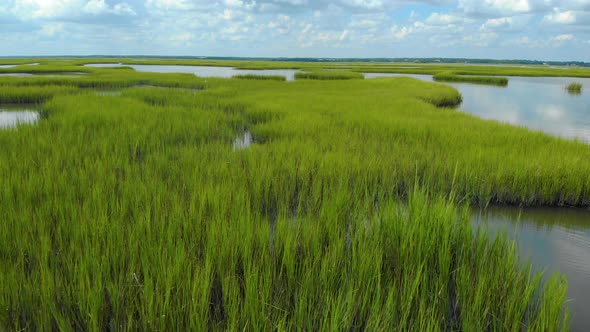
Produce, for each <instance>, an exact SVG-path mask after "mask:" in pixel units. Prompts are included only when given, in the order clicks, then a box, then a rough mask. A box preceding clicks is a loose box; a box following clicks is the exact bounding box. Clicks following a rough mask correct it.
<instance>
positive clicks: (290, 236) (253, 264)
mask: <svg viewBox="0 0 590 332" xmlns="http://www.w3.org/2000/svg"><path fill="white" fill-rule="evenodd" d="M38 61H39V62H40V65H38V66H34V67H35V68H36V69H37V70H38V71H35V72H34V73H47V72H52V71H53V72H68V71H72V72H86V73H88V75H80V76H79V77H41V76H38V75H33V76H31V77H22V78H11V77H2V78H0V103H15V102H17V103H31V102H35V103H43V104H42V110H43V114H44V119H42V120H41V121H38V122H37V123H35V124H33V125H19V126H18V128H17V130H10V131H6V130H4V131H3V130H0V145H1V146H2V149H0V174H2V177H0V210H1V211H3V217H2V222H1V224H0V285H3V287H2V291H1V292H0V329H2V330H20V329H31V330H36V329H40V330H43V329H58V330H68V329H74V330H75V329H81V330H106V329H115V330H138V329H141V330H238V329H239V330H256V331H257V330H275V329H276V330H351V329H353V330H393V329H402V330H466V331H476V330H477V331H483V330H523V329H524V330H534V331H547V330H554V331H556V330H567V329H568V327H569V312H568V310H567V307H566V306H565V302H566V291H567V280H566V279H565V278H564V277H563V276H560V275H558V274H556V275H553V276H545V280H546V281H545V282H543V281H542V280H543V276H542V274H540V273H537V272H533V271H532V269H531V267H530V265H527V264H524V265H523V264H521V263H520V262H519V260H518V251H517V247H516V246H515V244H514V243H513V242H511V241H510V240H508V239H507V237H506V236H504V235H502V234H499V235H493V236H492V235H491V234H490V233H489V232H488V231H486V230H485V228H483V227H481V228H474V227H473V226H472V225H471V223H470V214H469V210H468V205H479V206H486V205H487V204H490V203H495V204H510V205H520V206H563V205H569V206H578V207H584V208H587V207H588V206H590V178H589V177H588V176H587V174H590V163H588V160H590V146H588V144H585V143H583V142H580V141H570V140H566V139H562V138H556V137H552V136H549V135H547V134H543V133H540V132H534V131H530V130H527V129H525V128H521V127H512V126H509V125H506V124H501V123H498V122H492V121H485V120H481V119H478V118H476V117H474V116H472V115H469V114H465V113H462V112H458V111H456V110H455V109H453V108H450V106H455V105H457V104H458V103H460V101H461V95H460V94H459V93H458V91H457V90H455V89H454V88H452V87H450V86H447V85H444V84H438V83H429V82H421V81H418V80H415V79H411V78H403V77H401V78H382V79H372V80H363V79H352V80H342V79H341V78H344V77H346V78H348V77H350V78H362V74H361V72H371V71H377V70H383V71H384V72H388V71H387V70H390V71H393V70H399V71H405V70H408V71H418V72H419V71H432V72H431V74H435V72H434V70H435V69H436V68H435V67H434V66H430V65H424V66H419V68H407V69H404V68H401V66H398V67H400V68H401V69H399V68H392V67H388V66H385V65H384V66H383V68H380V67H381V66H379V65H373V64H371V65H364V64H359V65H357V66H356V67H354V68H352V67H351V68H341V69H338V70H331V69H335V68H330V66H332V65H326V64H323V65H322V66H324V67H323V68H320V67H319V66H320V64H318V65H316V66H318V68H316V69H314V70H313V71H312V72H311V73H313V75H315V76H314V77H308V78H314V79H303V80H298V81H295V82H290V83H289V84H286V83H284V82H281V81H277V80H273V79H264V80H262V79H248V80H243V79H216V78H207V79H204V78H199V77H196V76H195V75H191V74H161V73H144V72H136V71H134V70H132V69H130V68H127V67H124V66H123V67H119V68H90V67H81V65H82V64H84V63H90V62H95V63H104V62H105V60H104V59H95V60H88V59H84V60H73V61H69V62H64V63H61V62H59V61H57V60H47V59H39V60H38ZM111 61H112V62H113V63H119V62H124V64H130V62H131V61H127V60H124V61H122V60H121V59H109V60H108V62H111ZM142 61H143V62H144V63H143V64H145V62H155V60H145V61H144V60H142ZM29 62H30V61H29ZM138 62H139V61H138ZM161 62H162V61H160V63H161ZM165 62H166V63H167V64H170V62H172V61H165ZM191 63H192V62H191ZM216 63H218V62H217V61H209V62H199V65H209V64H211V65H214V64H216ZM175 64H184V65H186V64H188V61H186V60H178V61H176V62H175ZM224 64H227V65H231V66H234V67H241V68H248V69H269V68H273V67H280V64H277V63H251V62H245V63H234V62H230V63H224ZM289 65H290V66H291V67H289V68H291V69H293V68H295V69H300V68H302V67H300V66H299V64H289ZM256 66H257V68H253V67H256ZM310 66H311V64H305V67H306V68H309V67H310ZM341 66H343V67H346V66H347V65H346V64H344V65H341ZM31 67H33V66H31ZM17 68H18V67H17ZM81 68H82V69H81ZM280 68H285V67H280ZM18 69H19V70H20V71H21V72H22V71H23V69H22V68H18ZM440 69H441V68H440V67H439V69H436V70H438V71H440ZM509 69H510V68H509ZM5 70H6V71H10V70H16V69H14V68H8V69H6V68H3V69H0V71H5ZM27 70H28V69H27ZM31 70H33V69H31ZM444 70H445V71H446V72H452V73H453V74H454V75H495V76H500V75H502V76H508V74H506V73H511V71H510V70H507V69H504V68H500V69H496V68H493V71H492V69H487V71H486V70H483V69H481V68H472V66H470V67H467V68H461V66H456V65H453V66H449V68H444ZM527 70H528V69H527ZM515 71H517V72H518V69H517V70H515ZM542 71H543V72H544V71H545V69H542ZM556 72H560V71H556ZM572 72H574V71H572ZM529 73H531V74H534V73H535V72H534V71H532V70H531V71H530V72H529ZM575 73H577V74H579V75H587V76H590V71H582V70H578V69H576V71H575ZM357 74H358V75H360V77H357ZM327 77H330V78H337V79H327V80H323V79H322V78H327ZM105 90H108V91H117V92H118V91H120V94H118V93H117V94H114V93H108V94H97V91H105ZM236 137H238V139H236ZM238 140H240V141H239V142H238V143H239V146H238V147H236V142H237V141H238ZM242 141H244V142H245V141H248V144H243V145H242Z"/></svg>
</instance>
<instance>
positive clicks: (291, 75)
mask: <svg viewBox="0 0 590 332" xmlns="http://www.w3.org/2000/svg"><path fill="white" fill-rule="evenodd" d="M86 66H88V67H98V68H108V67H120V66H122V64H105V63H98V64H88V65H86ZM125 66H127V67H132V68H133V69H135V70H137V71H142V72H153V73H191V74H195V75H197V76H200V77H220V78H230V77H233V76H236V75H248V74H254V75H267V76H271V75H278V76H284V77H286V78H287V81H294V80H295V73H297V72H298V70H293V69H265V70H246V69H236V68H232V67H211V66H160V65H125Z"/></svg>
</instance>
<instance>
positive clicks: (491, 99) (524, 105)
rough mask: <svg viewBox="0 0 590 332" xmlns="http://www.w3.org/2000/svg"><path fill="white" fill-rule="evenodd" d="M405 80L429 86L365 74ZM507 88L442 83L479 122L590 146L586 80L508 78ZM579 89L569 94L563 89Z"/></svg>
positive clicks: (589, 91)
mask: <svg viewBox="0 0 590 332" xmlns="http://www.w3.org/2000/svg"><path fill="white" fill-rule="evenodd" d="M399 76H408V77H413V78H417V79H420V80H424V81H429V82H432V81H433V79H432V76H431V75H416V74H411V75H408V74H373V73H371V74H368V73H367V74H365V77H367V78H375V77H399ZM508 80H509V81H508V86H507V87H497V86H492V85H480V84H469V83H444V84H448V85H451V86H453V87H455V88H456V89H457V90H459V92H461V94H462V95H463V103H462V104H461V106H460V109H461V110H462V111H464V112H467V113H471V114H474V115H477V116H478V117H480V118H483V119H489V120H497V121H501V122H506V123H509V124H512V125H516V126H524V127H527V128H530V129H534V130H540V131H543V132H546V133H549V134H552V135H556V136H561V137H565V138H570V139H574V138H575V139H579V140H581V141H585V142H588V143H590V78H569V77H508ZM572 82H580V83H582V85H583V88H582V93H581V94H579V95H574V94H570V93H568V92H567V90H566V88H565V87H566V86H567V85H568V84H570V83H572Z"/></svg>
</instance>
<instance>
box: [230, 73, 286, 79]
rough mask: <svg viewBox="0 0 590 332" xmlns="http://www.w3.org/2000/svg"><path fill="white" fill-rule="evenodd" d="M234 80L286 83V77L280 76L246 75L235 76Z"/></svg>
mask: <svg viewBox="0 0 590 332" xmlns="http://www.w3.org/2000/svg"><path fill="white" fill-rule="evenodd" d="M232 78H237V79H242V80H271V81H286V80H287V78H286V77H285V76H280V75H256V74H245V75H234V76H232Z"/></svg>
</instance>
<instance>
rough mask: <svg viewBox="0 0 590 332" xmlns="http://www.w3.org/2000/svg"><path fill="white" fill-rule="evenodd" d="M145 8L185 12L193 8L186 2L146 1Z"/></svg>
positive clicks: (171, 0) (178, 0)
mask: <svg viewBox="0 0 590 332" xmlns="http://www.w3.org/2000/svg"><path fill="white" fill-rule="evenodd" d="M147 6H148V7H152V8H157V9H162V10H187V9H191V8H192V7H193V6H192V4H191V3H190V1H188V0H147Z"/></svg>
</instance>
